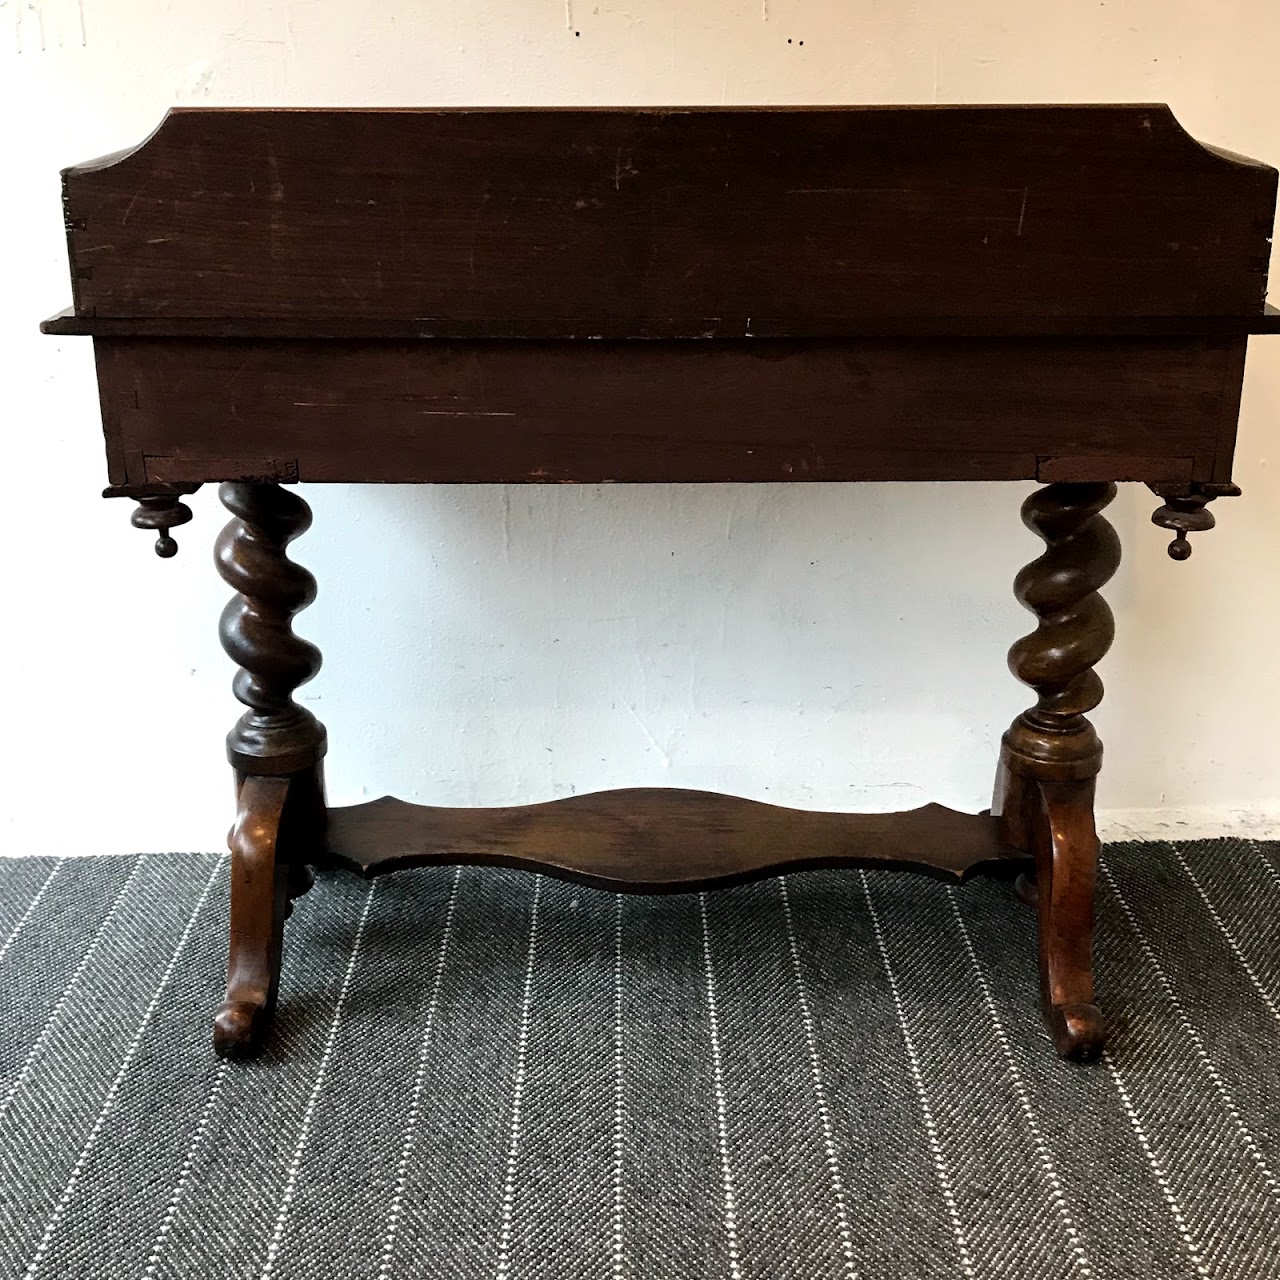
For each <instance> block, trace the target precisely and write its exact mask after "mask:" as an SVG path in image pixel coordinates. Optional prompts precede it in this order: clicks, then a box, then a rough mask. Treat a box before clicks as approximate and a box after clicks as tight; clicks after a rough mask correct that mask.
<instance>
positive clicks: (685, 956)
mask: <svg viewBox="0 0 1280 1280" xmlns="http://www.w3.org/2000/svg"><path fill="white" fill-rule="evenodd" d="M226 872H227V867H226V863H225V861H223V860H217V859H215V858H212V857H208V858H201V857H192V856H176V855H175V856H163V857H147V858H142V859H118V858H111V859H83V860H72V861H67V862H60V863H53V862H50V861H44V860H35V859H31V860H20V861H10V862H4V863H0V940H3V941H2V942H0V1027H2V1028H3V1034H2V1036H0V1270H2V1273H3V1275H5V1276H13V1277H22V1276H25V1277H28V1278H34V1277H47V1278H48V1280H54V1278H55V1277H57V1278H59V1280H61V1278H62V1277H72V1276H77V1277H79V1276H83V1277H94V1278H95V1280H104V1278H105V1280H114V1278H115V1277H135V1278H138V1280H142V1278H144V1277H211V1278H212V1277H216V1278H217V1280H231V1278H232V1277H254V1278H255V1280H256V1278H258V1277H280V1278H281V1280H283V1278H284V1277H290V1276H307V1277H323V1278H324V1280H345V1278H346V1277H369V1278H370V1280H386V1278H387V1277H392V1276H415V1277H417V1276H422V1277H430V1278H431V1280H435V1278H436V1277H447V1278H456V1280H473V1278H475V1280H478V1278H480V1277H486V1278H487V1277H494V1278H496V1280H518V1278H521V1277H547V1278H551V1277H555V1278H556V1280H577V1278H578V1277H607V1278H608V1280H625V1278H628V1277H633V1276H636V1277H638V1276H643V1277H654V1278H658V1277H661V1278H663V1280H668V1278H670V1280H681V1278H684V1277H690V1278H692V1277H697V1278H698V1280H704V1278H708V1277H722V1276H723V1277H727V1278H728V1280H740V1278H745V1277H760V1278H761V1280H765V1278H767V1280H811V1278H815V1277H851V1276H859V1277H863V1278H864V1280H897V1278H898V1277H912V1278H913V1280H914V1278H915V1277H935V1276H936V1277H973V1276H983V1277H986V1276H990V1277H999V1278H1000V1280H1006V1278H1014V1277H1028V1278H1031V1277H1035V1278H1036V1280H1040V1278H1041V1277H1058V1276H1061V1277H1068V1276H1074V1277H1082V1278H1084V1280H1088V1278H1089V1277H1098V1278H1099V1280H1102V1278H1104V1277H1118V1276H1126V1277H1127V1276H1135V1277H1172V1276H1192V1277H1196V1276H1200V1277H1203V1276H1213V1277H1224V1278H1225V1277H1240V1278H1241V1280H1245V1278H1248V1280H1256V1278H1262V1277H1269V1276H1280V1181H1278V1178H1280V1054H1278V1053H1277V1048H1278V1046H1280V846H1276V845H1258V844H1254V843H1249V842H1238V841H1213V842H1203V843H1198V844H1193V845H1188V846H1185V847H1175V846H1173V845H1168V844H1161V845H1154V844H1145V845H1128V846H1125V845H1119V846H1113V847H1111V848H1110V849H1109V850H1108V851H1107V855H1106V874H1105V875H1104V877H1103V879H1102V883H1101V886H1100V924H1101V928H1100V936H1099V943H1098V970H1099V985H1100V989H1101V996H1102V999H1103V1001H1104V1003H1105V1005H1106V1006H1107V1008H1108V1010H1109V1012H1110V1014H1111V1017H1112V1019H1113V1022H1114V1025H1115V1028H1116V1031H1115V1037H1114V1041H1113V1048H1112V1051H1111V1053H1110V1054H1109V1055H1108V1056H1107V1057H1106V1058H1105V1060H1104V1061H1102V1062H1101V1063H1098V1064H1097V1065H1095V1066H1093V1067H1075V1066H1069V1065H1066V1064H1063V1063H1060V1062H1059V1061H1057V1060H1056V1059H1055V1058H1054V1057H1053V1055H1052V1053H1051V1052H1050V1049H1049V1046H1048V1044H1047V1042H1046V1039H1045V1036H1044V1033H1043V1032H1042V1030H1041V1027H1040V1023H1039V1020H1038V1015H1037V1012H1036V1001H1035V977H1034V964H1033V959H1032V949H1031V948H1032V942H1031V937H1032V922H1031V918H1030V916H1029V914H1028V913H1027V912H1026V910H1025V909H1024V908H1022V907H1020V906H1019V905H1018V904H1017V903H1016V901H1015V900H1014V899H1013V896H1012V894H1011V891H1010V888H1009V886H1008V885H1007V884H1001V883H997V882H991V881H979V882H976V883H974V884H971V885H968V886H966V887H965V888H963V889H959V890H955V889H949V888H947V887H945V886H943V885H941V884H937V883H933V882H930V881H924V880H919V879H916V878H913V877H908V876H890V875H885V874H879V873H873V874H868V875H867V876H865V877H862V876H860V875H858V874H857V873H856V872H855V873H850V872H843V873H837V872H831V873H808V874H801V875H795V876H792V877H790V878H788V879H787V880H785V881H779V880H770V881H765V882H762V883H759V884H756V885H752V886H749V887H746V888H740V889H735V890H732V891H730V892H726V893H721V894H712V895H708V896H707V897H706V898H705V899H700V898H699V897H697V896H680V897H673V898H664V899H654V898H616V897H614V896H612V895H610V894H605V893H599V892H594V891H590V890H581V889H575V888H573V887H570V886H567V885H564V884H561V883H558V882H555V881H552V880H547V879H542V878H535V877H530V876H523V875H521V874H519V873H516V872H506V871H494V870H465V871H462V872H460V873H455V872H453V871H451V870H445V871H421V872H414V873H407V874H403V875H400V876H395V877H391V878H389V879H385V880H382V881H379V882H376V883H375V885H374V886H373V887H372V888H370V887H369V886H368V885H367V884H364V883H360V882H358V881H356V880H353V879H346V878H338V879H333V880H326V881H322V882H321V883H320V884H319V885H318V886H317V889H316V891H315V892H313V893H312V894H311V895H310V897H308V898H307V899H305V900H304V901H303V902H302V903H300V904H299V908H298V910H297V911H296V913H295V915H294V919H293V920H292V921H291V922H290V929H289V938H288V948H287V956H286V964H285V969H286V974H285V984H284V989H285V998H284V1000H283V1002H282V1006H281V1010H280V1016H279V1022H278V1028H279V1034H278V1036H277V1038H276V1040H275V1042H274V1049H273V1051H272V1052H271V1054H270V1055H269V1056H267V1057H266V1058H264V1059H263V1060H261V1061H259V1062H257V1063H253V1064H248V1065H237V1066H227V1065H224V1064H221V1063H219V1062H218V1061H217V1060H216V1059H215V1058H214V1057H213V1055H212V1053H211V1052H210V1049H209V1019H210V1014H211V1011H212V1009H213V1006H214V1004H215V1003H216V998H217V994H218V988H219V985H220V976H221V973H220V971H221V968H222V964H223V934H224V929H225V921H226V892H227V875H226Z"/></svg>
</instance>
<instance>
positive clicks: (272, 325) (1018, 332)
mask: <svg viewBox="0 0 1280 1280" xmlns="http://www.w3.org/2000/svg"><path fill="white" fill-rule="evenodd" d="M599 328H600V326H599V325H598V324H594V325H588V324H584V323H580V322H579V323H575V321H574V320H573V319H572V318H564V317H547V320H546V324H545V327H544V329H543V331H541V332H536V331H533V332H531V331H530V327H529V325H528V324H522V325H521V326H520V327H519V329H515V328H513V329H512V331H511V332H510V333H502V332H500V331H498V330H495V328H494V326H493V325H492V324H487V325H485V326H483V327H474V328H468V327H467V326H466V325H459V324H456V323H451V322H450V321H448V320H446V319H443V318H435V317H404V318H399V319H385V320H363V321H362V320H347V321H343V320H335V319H324V318H318V319H310V318H300V319H253V318H245V317H240V316H206V317H190V318H185V317H184V318H177V317H174V318H165V317H159V316H138V317H128V316H123V317H122V316H102V317H99V316H86V315H77V314H76V312H75V310H74V309H73V308H71V307H65V308H63V310H61V311H59V312H57V313H56V314H54V315H52V316H50V317H49V318H48V319H47V320H44V321H42V322H41V324H40V332H41V333H44V334H50V335H53V336H55V337H91V338H205V339H210V338H212V339H225V340H227V341H274V340H277V339H296V340H299V341H338V342H361V341H370V342H376V341H390V342H404V341H434V342H455V341H461V342H465V341H480V340H483V341H508V342H514V341H520V342H524V341H543V342H558V341H563V342H588V341H636V342H661V341H675V342H689V341H721V342H723V341H730V342H732V341H741V340H743V339H751V340H759V341H794V342H823V341H830V342H843V341H857V340H859V339H866V340H872V339H885V338H957V339H963V338H1159V337H1169V338H1195V337H1203V338H1233V337H1249V336H1254V335H1260V334H1273V333H1280V309H1277V308H1276V307H1275V306H1273V305H1272V304H1271V303H1267V304H1266V305H1265V306H1264V307H1263V309H1262V310H1261V311H1258V312H1255V313H1253V314H1244V315H1241V314H1236V315H1152V316H1123V315H1107V316H1076V315H1063V316H947V315H943V316H938V315H928V314H922V315H919V316H903V317H892V316H891V317H883V316H871V317H863V318H860V317H856V316H854V317H846V318H836V319H832V320H830V321H828V322H826V323H823V322H820V321H815V322H814V324H813V325H812V326H811V327H810V330H809V331H807V332H798V331H797V327H796V325H795V324H794V323H791V324H788V325H787V326H785V327H777V328H775V327H774V326H772V325H771V324H770V322H769V320H768V318H767V317H766V318H753V319H752V321H751V324H750V326H749V327H747V326H745V325H743V324H739V325H737V326H734V325H732V324H728V325H726V324H724V323H723V322H722V321H716V320H714V319H709V320H708V322H707V324H706V325H705V326H703V327H696V326H695V327H693V328H691V329H690V330H689V331H688V332H686V333H679V332H673V331H671V330H669V329H662V330H660V331H658V332H655V333H653V334H645V333H636V332H634V330H633V329H632V328H630V327H626V326H624V327H623V328H620V329H619V330H618V331H617V332H608V331H606V332H599V331H598V330H599Z"/></svg>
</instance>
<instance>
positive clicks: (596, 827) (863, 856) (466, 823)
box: [329, 788, 1026, 893]
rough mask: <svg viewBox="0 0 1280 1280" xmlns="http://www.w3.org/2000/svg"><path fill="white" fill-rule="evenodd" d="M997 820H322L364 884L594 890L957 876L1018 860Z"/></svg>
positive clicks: (429, 815) (754, 816)
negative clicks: (400, 874) (466, 872)
mask: <svg viewBox="0 0 1280 1280" xmlns="http://www.w3.org/2000/svg"><path fill="white" fill-rule="evenodd" d="M997 827H998V823H997V822H996V820H995V819H993V818H990V817H987V816H983V815H974V814H970V813H957V812H956V811H955V810H954V809H947V808H944V807H943V806H942V805H938V804H930V805H925V806H924V807H923V808H920V809H912V810H910V811H909V812H906V813H818V812H814V811H812V810H801V809H786V808H782V807H780V806H778V805H773V804H763V803H761V802H760V801H758V800H745V799H742V798H740V797H738V796H725V795H717V794H715V793H713V792H707V791H682V790H678V789H672V788H656V789H654V788H634V789H630V790H623V791H602V792H597V793H594V794H591V795H580V796H567V797H565V798H564V799H562V800H550V801H548V802H546V803H545V804H531V805H520V806H516V807H513V808H496V807H493V808H485V809H443V808H436V807H433V806H429V805H414V804H406V803H405V802H404V801H403V800H397V799H394V798H393V797H391V796H383V797H382V798H381V799H380V800H372V801H369V802H368V803H366V804H359V805H352V806H349V807H347V808H338V809H331V810H330V811H329V860H331V861H332V862H334V863H336V864H337V865H339V866H345V867H348V868H350V869H351V870H354V871H358V872H360V873H361V874H363V875H377V874H381V873H383V872H386V871H397V870H400V869H401V868H403V867H417V866H429V865H432V864H434V863H459V862H461V863H468V864H482V863H495V864H500V865H503V866H515V867H524V868H526V869H528V870H533V871H547V872H550V873H551V874H554V875H560V876H562V877H564V878H565V879H569V880H579V881H583V882H585V883H587V884H594V885H598V886H600V887H602V888H610V889H617V888H627V889H632V890H635V891H637V892H643V893H663V892H681V891H689V890H694V889H705V888H711V887H714V886H717V885H723V884H733V883H736V882H740V881H743V880H750V879H756V878H758V877H760V876H766V875H772V874H776V873H778V872H782V871H798V870H804V869H806V868H814V867H837V866H849V865H862V866H868V865H870V866H886V865H896V866H904V867H908V868H910V869H912V870H916V871H923V872H925V873H929V874H934V875H938V876H942V877H944V878H946V879H949V880H962V879H964V877H965V875H966V873H967V872H969V871H971V870H972V869H973V868H975V867H978V866H983V865H989V864H992V863H1000V862H1006V863H1007V862H1010V861H1012V863H1013V864H1015V865H1021V864H1022V863H1023V862H1025V860H1026V854H1025V853H1022V852H1020V851H1018V850H1017V849H1013V848H1010V847H1009V846H1008V845H1005V844H1003V843H1001V840H1000V838H999V835H998V833H997Z"/></svg>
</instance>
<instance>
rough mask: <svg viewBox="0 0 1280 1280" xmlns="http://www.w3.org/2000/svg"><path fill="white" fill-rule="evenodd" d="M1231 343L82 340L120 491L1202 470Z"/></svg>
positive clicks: (1183, 475)
mask: <svg viewBox="0 0 1280 1280" xmlns="http://www.w3.org/2000/svg"><path fill="white" fill-rule="evenodd" d="M1243 344H1244V340H1243V339H1233V340H1198V339H1158V340H1148V339H1142V340H1136V339H1135V340H1120V341H1098V340H1085V339H1071V340H1066V339H1050V340H1033V339H1002V340H997V339H992V340H954V339H902V340H876V341H861V342H855V341H849V342H825V343H788V342H718V343H698V342H643V343H637V342H577V343H550V342H546V343H544V342H530V341H518V342H443V343H442V342H322V341H279V342H250V341H243V342H236V341H216V340H203V339H98V340H97V345H98V350H99V376H100V380H101V392H102V403H103V411H104V423H105V426H106V430H107V435H108V439H109V440H112V441H114V442H115V448H116V450H118V456H119V457H121V458H122V459H123V462H124V466H125V470H126V472H127V483H130V484H146V483H157V482H174V481H192V482H194V481H211V480H223V479H239V478H251V477H271V478H275V479H279V480H285V481H292V480H303V481H344V482H362V481H370V482H388V483H394V482H431V481H435V482H491V481H502V482H510V483H524V482H553V483H554V482H568V483H575V482H578V483H597V482H615V481H616V482H649V481H702V482H707V481H794V480H963V479H973V480H1018V479H1034V478H1040V479H1044V480H1050V479H1071V480H1093V479H1099V480H1103V479H1105V480H1112V479H1115V480H1145V481H1166V482H1168V481H1172V482H1182V481H1187V480H1192V479H1200V480H1209V479H1214V478H1216V476H1215V463H1217V464H1218V465H1221V463H1220V456H1219V455H1220V451H1221V439H1222V432H1223V429H1224V427H1223V423H1224V421H1225V420H1226V419H1227V418H1231V425H1232V426H1234V420H1233V417H1232V415H1233V414H1234V401H1228V409H1229V410H1230V412H1229V413H1225V414H1224V395H1225V396H1227V397H1230V396H1231V395H1233V394H1238V385H1235V384H1237V383H1238V376H1239V367H1240V365H1239V352H1240V350H1241V349H1242V348H1243ZM1228 465H1229V459H1228Z"/></svg>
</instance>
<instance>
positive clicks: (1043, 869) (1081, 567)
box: [991, 484, 1120, 1059]
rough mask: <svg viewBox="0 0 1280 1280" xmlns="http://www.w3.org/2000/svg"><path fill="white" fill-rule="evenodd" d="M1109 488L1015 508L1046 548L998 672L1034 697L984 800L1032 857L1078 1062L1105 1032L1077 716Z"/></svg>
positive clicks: (1089, 746)
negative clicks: (1029, 627)
mask: <svg viewBox="0 0 1280 1280" xmlns="http://www.w3.org/2000/svg"><path fill="white" fill-rule="evenodd" d="M1115 493H1116V487H1115V485H1114V484H1051V485H1049V486H1048V487H1047V488H1044V489H1041V490H1039V491H1038V492H1036V493H1033V494H1032V495H1031V496H1030V497H1029V498H1028V499H1027V500H1026V502H1024V503H1023V505H1022V519H1023V522H1024V523H1025V524H1026V526H1027V527H1028V528H1029V529H1031V530H1033V531H1034V532H1035V533H1036V534H1038V535H1039V536H1040V537H1041V538H1043V539H1044V542H1045V552H1044V554H1043V555H1042V556H1040V557H1039V558H1038V559H1037V560H1034V561H1033V562H1032V563H1031V564H1029V565H1027V567H1026V568H1025V569H1023V570H1022V571H1021V572H1020V573H1019V574H1018V577H1017V579H1016V582H1015V586H1014V590H1015V592H1016V594H1017V597H1018V599H1019V600H1020V601H1021V602H1022V603H1023V604H1024V605H1025V606H1026V607H1027V608H1028V609H1030V610H1031V611H1032V612H1033V613H1034V614H1035V615H1036V618H1037V626H1036V629H1035V631H1033V632H1032V633H1031V634H1030V635H1028V636H1024V637H1023V638H1022V639H1021V640H1019V641H1018V642H1017V643H1016V644H1015V645H1014V646H1013V648H1012V649H1011V650H1010V651H1009V669H1010V670H1011V671H1012V672H1013V674H1014V675H1015V676H1017V677H1018V679H1019V680H1021V681H1022V682H1023V684H1027V685H1030V686H1031V687H1032V688H1033V689H1034V690H1035V691H1036V694H1037V695H1038V697H1037V700H1036V705H1035V706H1034V707H1032V708H1031V709H1030V710H1028V711H1024V712H1023V713H1022V715H1020V716H1019V717H1018V718H1017V719H1016V720H1015V721H1014V722H1013V724H1012V725H1011V726H1010V728H1009V730H1008V732H1007V733H1006V734H1005V735H1004V739H1003V742H1002V744H1001V750H1000V765H999V769H998V772H997V776H996V791H995V799H994V801H993V802H992V806H991V811H992V813H993V814H995V815H996V816H997V818H998V819H999V821H1000V828H1001V836H1002V838H1003V839H1004V840H1005V841H1007V842H1008V843H1009V844H1011V845H1013V846H1014V847H1015V848H1018V849H1030V850H1032V851H1034V853H1035V859H1036V878H1037V885H1038V893H1037V897H1038V911H1039V917H1040V979H1041V989H1042V992H1043V998H1044V1011H1045V1017H1046V1019H1047V1021H1048V1024H1049V1030H1050V1033H1051V1034H1052V1036H1053V1041H1054V1044H1055V1045H1056V1046H1057V1049H1058V1052H1059V1053H1061V1054H1062V1055H1063V1057H1068V1058H1077V1059H1090V1058H1094V1057H1096V1056H1097V1055H1098V1053H1099V1052H1101V1049H1102V1044H1103V1036H1104V1026H1103V1020H1102V1012H1101V1010H1099V1008H1098V1007H1097V1005H1095V1004H1094V1003H1093V955H1092V947H1093V896H1094V880H1095V877H1096V874H1097V862H1098V837H1097V833H1096V831H1095V829H1094V820H1093V796H1094V780H1095V778H1096V777H1097V774H1098V771H1099V770H1100V769H1101V768H1102V743H1101V742H1099V740H1098V735H1097V733H1096V732H1095V731H1094V728H1093V725H1092V724H1090V722H1089V720H1088V717H1087V716H1086V714H1085V713H1086V712H1089V711H1092V710H1093V708H1094V707H1096V706H1097V705H1098V703H1099V702H1101V701H1102V681H1101V680H1100V679H1099V677H1098V674H1097V672H1096V671H1094V666H1095V665H1096V664H1097V663H1098V662H1100V661H1101V660H1102V658H1103V657H1104V656H1105V655H1106V652H1107V650H1108V649H1110V648H1111V642H1112V640H1113V639H1114V637H1115V623H1114V621H1113V619H1112V616H1111V609H1110V608H1109V607H1108V605H1107V602H1106V601H1105V600H1104V599H1103V598H1102V597H1101V596H1100V595H1099V594H1098V590H1099V588H1100V587H1102V586H1104V585H1105V584H1106V583H1107V582H1109V581H1110V580H1111V578H1112V576H1113V575H1114V574H1115V571H1116V569H1117V568H1118V567H1119V565H1120V540H1119V538H1117V537H1116V532H1115V530H1114V529H1113V528H1112V527H1111V525H1110V523H1108V521H1107V520H1106V519H1105V518H1104V517H1103V516H1102V515H1101V514H1100V512H1101V511H1102V510H1103V508H1104V507H1106V506H1107V504H1108V503H1109V502H1111V500H1112V499H1113V498H1114V497H1115Z"/></svg>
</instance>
